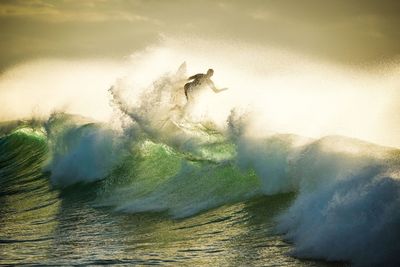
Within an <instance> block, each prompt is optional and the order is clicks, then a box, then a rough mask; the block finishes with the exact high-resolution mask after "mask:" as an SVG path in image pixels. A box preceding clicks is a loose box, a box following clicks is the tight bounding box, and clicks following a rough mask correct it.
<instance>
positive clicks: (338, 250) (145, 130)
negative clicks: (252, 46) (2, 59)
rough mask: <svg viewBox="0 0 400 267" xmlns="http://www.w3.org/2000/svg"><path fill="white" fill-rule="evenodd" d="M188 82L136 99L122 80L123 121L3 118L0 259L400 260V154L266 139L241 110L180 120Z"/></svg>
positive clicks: (341, 141)
mask: <svg viewBox="0 0 400 267" xmlns="http://www.w3.org/2000/svg"><path fill="white" fill-rule="evenodd" d="M180 86H181V85H178V84H177V82H176V77H175V76H171V77H164V78H163V79H161V80H160V81H158V83H155V85H154V88H153V91H152V93H151V94H147V95H145V96H144V97H143V99H141V101H139V102H138V103H139V104H138V105H137V106H129V105H127V104H126V103H125V102H124V99H123V98H121V97H119V95H118V86H114V87H112V88H111V89H110V92H111V94H112V95H113V99H114V101H113V104H114V105H115V107H116V109H117V110H118V112H119V116H120V117H119V119H118V122H119V124H118V127H116V126H115V125H112V124H111V123H101V122H96V121H93V120H90V119H87V118H83V117H81V116H78V115H72V114H66V113H62V112H58V113H57V112H55V113H53V114H52V115H51V116H50V117H49V118H46V119H41V120H34V119H32V120H25V121H10V122H4V123H1V125H0V264H1V265H12V264H22V265H52V266H53V265H103V264H113V265H135V264H136V265H167V266H399V265H400V258H399V256H398V255H400V245H399V240H400V180H399V177H400V150H399V149H396V148H390V147H383V146H379V145H376V144H371V143H368V142H364V141H361V140H357V139H353V138H348V137H344V136H325V137H322V138H319V139H310V138H304V137H301V136H296V135H291V134H271V135H267V136H263V137H260V136H258V137H255V136H252V135H249V134H248V131H247V130H246V125H247V124H246V116H245V115H243V116H242V115H240V114H239V115H238V113H235V112H232V114H231V116H230V117H229V118H228V120H227V126H226V128H225V129H220V128H218V127H217V126H216V125H213V124H212V123H211V122H209V121H204V120H203V121H201V120H197V121H194V120H189V119H188V118H187V117H185V116H183V115H184V114H185V113H187V112H189V111H188V110H190V107H188V106H183V107H182V106H181V107H179V106H175V104H176V103H177V101H176V99H175V98H174V95H173V92H174V90H173V89H174V88H175V87H176V88H181V87H180ZM167 89H168V90H167ZM165 92H171V94H170V95H166V94H165ZM178 102H179V101H178ZM155 103H157V105H155Z"/></svg>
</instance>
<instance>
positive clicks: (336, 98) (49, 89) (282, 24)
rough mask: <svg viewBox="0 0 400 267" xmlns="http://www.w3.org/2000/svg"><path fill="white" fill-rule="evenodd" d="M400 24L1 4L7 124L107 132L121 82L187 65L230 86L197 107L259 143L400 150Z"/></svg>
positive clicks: (343, 7)
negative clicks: (63, 123)
mask: <svg viewBox="0 0 400 267" xmlns="http://www.w3.org/2000/svg"><path fill="white" fill-rule="evenodd" d="M399 14H400V2H398V1H361V0H360V1H311V0H309V1H139V0H137V1H122V0H120V1H117V0H116V1H101V0H98V1H94V0H92V1H67V0H64V1H40V0H37V1H0V33H1V40H2V41H1V42H0V59H1V60H0V120H1V121H7V120H16V119H23V118H29V117H32V116H34V117H46V116H48V115H49V114H50V113H51V112H54V111H65V112H71V113H76V114H80V115H82V116H87V117H91V118H94V119H96V120H101V121H106V122H107V121H108V120H110V119H111V118H112V114H113V109H112V107H111V106H110V95H109V91H108V89H109V88H110V87H111V86H112V85H113V84H114V83H115V82H116V81H117V80H118V79H124V80H126V81H128V83H129V86H131V87H132V88H146V86H148V85H149V84H151V83H152V82H153V81H154V80H156V79H157V78H159V77H160V76H161V75H163V74H164V73H166V72H175V71H176V70H177V69H178V67H179V66H180V64H181V63H183V62H185V61H186V63H187V67H188V75H192V74H195V73H198V72H206V71H207V69H208V68H210V67H211V68H213V69H214V70H215V74H214V77H213V80H214V82H215V84H216V85H217V86H218V87H228V88H229V90H228V91H226V92H224V93H221V94H218V95H214V94H212V92H210V94H207V95H204V96H203V97H202V98H201V99H200V100H199V101H201V103H202V104H201V105H202V106H203V108H205V109H208V110H209V113H210V116H211V117H212V119H213V120H215V121H217V122H220V123H224V122H225V120H226V117H227V116H228V115H229V113H230V111H231V110H232V109H233V108H236V109H241V110H246V112H248V113H249V114H251V116H252V118H253V119H252V121H253V124H254V125H253V127H254V131H255V132H257V133H260V132H265V133H269V132H280V133H295V134H300V135H304V136H309V137H320V136H325V135H346V136H350V137H355V138H360V139H363V140H367V141H371V142H375V143H379V144H383V145H388V146H396V147H400V105H399V103H400V75H399V74H400V65H399V62H400V57H399V55H400V46H399V40H400V30H399V25H400V16H399ZM129 86H128V87H129ZM127 95H129V94H127ZM132 97H133V96H132ZM132 101H133V100H132Z"/></svg>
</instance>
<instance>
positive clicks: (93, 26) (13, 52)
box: [0, 0, 400, 71]
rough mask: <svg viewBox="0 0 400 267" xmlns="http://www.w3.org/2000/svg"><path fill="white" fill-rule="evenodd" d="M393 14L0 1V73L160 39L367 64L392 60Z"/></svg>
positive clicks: (372, 7) (124, 50) (216, 4)
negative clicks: (239, 45)
mask: <svg viewBox="0 0 400 267" xmlns="http://www.w3.org/2000/svg"><path fill="white" fill-rule="evenodd" d="M399 14H400V2H399V1H397V0H383V1H377V0H336V1H328V0H326V1H325V0H299V1H289V0H279V1H276V0H262V1H258V0H252V1H240V0H237V1H223V0H219V1H214V0H213V1H208V0H197V1H193V0H188V1H183V0H170V1H155V0H148V1H142V0H113V1H105V0H85V1H73V0H58V1H46V0H30V1H22V0H0V33H1V42H0V71H4V70H5V69H7V68H8V67H10V66H12V65H14V64H17V63H20V62H24V61H27V60H31V59H37V58H43V57H57V58H60V57H61V58H83V57H88V58H93V57H97V58H115V59H117V58H121V57H124V56H127V55H129V54H131V53H133V52H134V51H136V50H140V49H143V48H144V47H146V46H148V45H149V44H153V43H155V42H158V41H159V40H160V39H162V38H163V37H164V36H168V37H181V36H194V37H196V38H200V39H202V38H204V39H216V40H217V39H222V40H232V41H236V40H240V41H242V42H248V43H251V44H257V45H261V46H262V45H266V46H276V47H280V48H285V49H288V50H291V51H294V52H296V53H300V54H304V55H307V56H310V57H314V58H320V59H323V60H327V61H333V62H339V63H341V64H359V65H362V64H375V63H379V62H382V61H391V60H398V58H399V53H400V45H399V41H400V27H399V25H400V16H399Z"/></svg>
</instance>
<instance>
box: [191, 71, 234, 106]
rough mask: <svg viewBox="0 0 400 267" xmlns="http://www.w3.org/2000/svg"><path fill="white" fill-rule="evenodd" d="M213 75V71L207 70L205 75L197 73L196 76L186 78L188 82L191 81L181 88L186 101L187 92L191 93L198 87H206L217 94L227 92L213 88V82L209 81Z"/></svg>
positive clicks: (223, 89)
mask: <svg viewBox="0 0 400 267" xmlns="http://www.w3.org/2000/svg"><path fill="white" fill-rule="evenodd" d="M213 74H214V70H213V69H209V70H208V71H207V73H206V74H204V73H198V74H196V75H193V76H190V77H189V78H188V81H190V80H193V81H191V82H188V83H186V84H185V86H184V87H183V88H184V89H185V96H186V100H188V101H189V92H192V91H193V89H194V88H196V87H200V86H203V85H207V86H208V87H210V88H211V89H212V90H213V91H214V92H215V93H219V92H222V91H225V90H227V89H228V88H222V89H218V88H217V87H215V85H214V83H213V81H212V80H211V76H213Z"/></svg>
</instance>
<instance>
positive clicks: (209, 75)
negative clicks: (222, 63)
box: [207, 69, 214, 77]
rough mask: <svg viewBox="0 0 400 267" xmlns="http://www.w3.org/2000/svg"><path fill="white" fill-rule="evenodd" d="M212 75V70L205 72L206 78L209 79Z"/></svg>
mask: <svg viewBox="0 0 400 267" xmlns="http://www.w3.org/2000/svg"><path fill="white" fill-rule="evenodd" d="M213 74H214V70H213V69H208V71H207V77H211V76H213Z"/></svg>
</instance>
